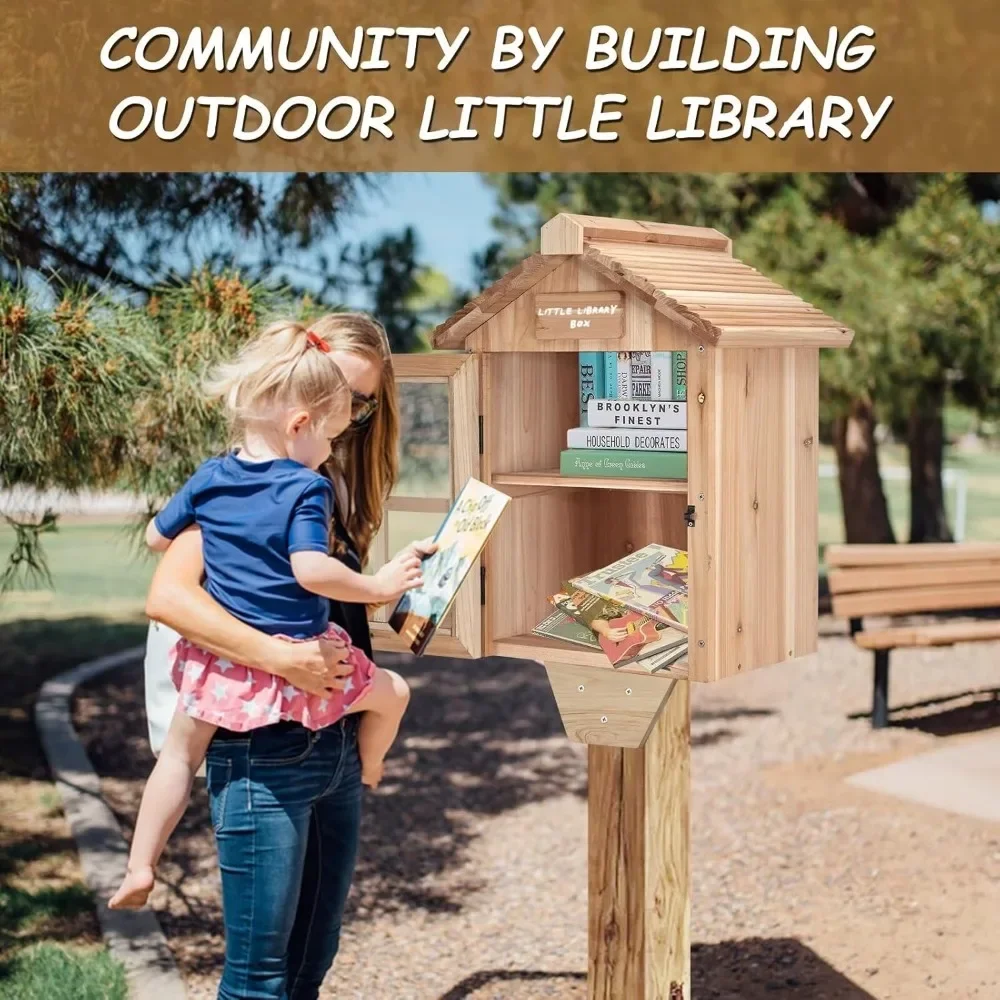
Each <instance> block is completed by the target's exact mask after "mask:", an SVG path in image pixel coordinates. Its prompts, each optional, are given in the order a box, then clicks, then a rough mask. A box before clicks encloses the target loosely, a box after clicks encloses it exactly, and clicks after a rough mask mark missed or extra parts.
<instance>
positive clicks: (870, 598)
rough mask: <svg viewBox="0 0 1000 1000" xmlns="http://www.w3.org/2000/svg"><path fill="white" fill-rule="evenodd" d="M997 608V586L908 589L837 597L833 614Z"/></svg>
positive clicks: (999, 602)
mask: <svg viewBox="0 0 1000 1000" xmlns="http://www.w3.org/2000/svg"><path fill="white" fill-rule="evenodd" d="M995 607H1000V584H997V583H970V584H965V585H962V586H950V587H944V586H938V587H905V588H900V589H898V590H878V591H866V592H864V593H860V594H836V595H834V597H833V613H834V614H835V615H837V616H838V617H840V618H863V617H865V616H866V615H902V614H913V613H916V612H920V611H954V610H957V609H969V610H971V609H973V608H995Z"/></svg>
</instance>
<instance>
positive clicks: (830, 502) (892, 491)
mask: <svg viewBox="0 0 1000 1000" xmlns="http://www.w3.org/2000/svg"><path fill="white" fill-rule="evenodd" d="M879 457H880V460H881V464H882V468H883V469H886V468H891V467H895V468H906V467H907V466H906V451H905V449H903V448H900V447H898V446H886V445H883V446H882V447H881V448H880V449H879ZM819 461H820V464H821V465H836V459H835V457H834V454H833V449H832V448H828V447H824V448H821V449H820V456H819ZM945 467H946V468H949V469H956V470H958V471H961V472H963V473H964V474H965V477H966V483H967V486H968V493H967V499H966V519H965V538H964V540H965V541H969V542H996V541H1000V451H995V450H989V451H983V452H980V453H975V454H969V453H958V452H955V451H954V450H952V451H950V452H949V453H948V454H947V456H946V458H945ZM883 485H884V488H885V492H886V499H887V501H888V503H889V516H890V517H891V519H892V524H893V528H894V529H895V532H896V540H897V541H902V542H905V541H906V540H907V539H908V538H909V530H910V528H909V517H910V497H909V482H908V481H907V480H905V479H903V480H899V479H895V480H893V479H885V480H884V481H883ZM945 506H946V509H947V511H948V517H949V521H950V523H951V525H952V527H953V528H954V525H955V491H954V490H952V489H946V490H945ZM843 540H844V521H843V517H842V514H841V505H840V488H839V487H838V485H837V480H836V479H826V478H821V479H820V481H819V542H820V551H821V552H822V550H823V548H824V546H826V545H830V544H832V543H835V542H842V541H843Z"/></svg>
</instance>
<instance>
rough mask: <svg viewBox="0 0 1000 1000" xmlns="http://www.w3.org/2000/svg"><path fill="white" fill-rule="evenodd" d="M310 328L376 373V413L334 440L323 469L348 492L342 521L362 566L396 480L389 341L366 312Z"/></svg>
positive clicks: (393, 383)
mask: <svg viewBox="0 0 1000 1000" xmlns="http://www.w3.org/2000/svg"><path fill="white" fill-rule="evenodd" d="M312 329H313V330H315V332H316V333H317V334H318V335H319V336H320V337H322V338H323V339H324V340H325V341H326V342H327V343H328V344H329V345H330V348H331V349H332V350H334V351H342V352H344V353H346V354H354V355H356V356H358V357H360V358H364V359H366V360H368V361H370V362H371V363H372V364H374V365H375V366H376V367H377V368H378V370H379V380H378V388H377V389H376V391H375V398H376V400H377V406H376V408H375V412H374V414H373V415H372V417H371V419H370V420H369V421H368V422H367V423H366V424H364V425H363V426H361V427H357V428H352V429H350V430H348V431H347V432H346V433H344V434H342V435H341V436H340V437H339V438H338V439H337V441H336V442H335V443H334V446H333V453H332V455H331V457H330V460H329V461H328V462H327V465H326V472H327V475H328V476H330V477H331V478H335V477H337V476H340V477H342V478H343V480H344V483H345V485H346V487H347V491H348V508H347V510H345V511H342V512H341V521H342V523H343V525H344V528H345V529H346V531H347V534H348V535H349V536H350V539H351V541H352V543H353V544H354V547H355V548H356V549H357V552H358V555H359V557H360V559H361V564H362V566H364V565H365V564H366V563H367V561H368V553H369V551H370V549H371V545H372V542H373V541H374V539H375V536H376V535H377V534H378V531H379V528H381V526H382V517H383V511H384V509H385V503H386V501H387V500H388V499H389V494H390V493H391V492H392V489H393V487H394V486H395V485H396V481H397V479H398V478H399V403H398V400H397V397H396V379H395V374H394V372H393V370H392V354H391V353H390V351H389V338H388V337H387V336H386V332H385V328H384V327H383V326H382V324H381V323H379V322H378V321H377V320H375V319H374V318H373V317H371V316H369V315H367V314H366V313H328V314H327V315H325V316H323V317H321V318H320V319H318V320H316V321H315V322H314V323H313V324H312Z"/></svg>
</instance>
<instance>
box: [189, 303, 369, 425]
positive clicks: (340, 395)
mask: <svg viewBox="0 0 1000 1000" xmlns="http://www.w3.org/2000/svg"><path fill="white" fill-rule="evenodd" d="M331 350H332V345H331V344H329V343H327V342H326V341H325V340H324V339H323V336H322V333H321V332H319V331H316V330H314V329H313V328H311V327H307V326H305V325H304V324H302V323H299V322H297V321H296V320H288V319H284V320H278V321H277V322H275V323H272V324H271V325H270V326H268V327H267V329H265V330H264V331H263V333H261V334H260V335H259V336H258V337H256V338H254V339H253V340H252V341H250V342H249V343H248V344H246V345H245V346H244V347H243V349H242V350H241V351H240V352H239V354H238V355H237V356H236V357H235V358H234V359H233V360H232V361H228V362H225V363H223V364H221V365H219V366H218V367H217V368H216V369H215V370H214V371H213V372H212V373H211V374H210V375H209V377H208V378H207V379H206V380H205V392H206V394H207V395H208V396H209V398H214V399H221V400H222V402H223V404H224V406H225V408H226V413H227V416H228V417H229V421H230V428H231V434H232V436H233V438H234V439H237V438H239V437H240V435H242V434H245V433H246V431H247V429H248V428H249V427H251V426H253V425H255V424H260V423H265V422H268V421H271V420H274V419H276V418H277V417H278V416H279V413H278V411H279V410H281V409H284V408H287V407H290V406H299V407H301V408H302V409H304V410H306V411H307V412H308V413H309V415H310V416H311V417H312V418H313V419H314V420H317V421H321V420H325V419H326V418H327V417H331V416H334V415H336V414H339V413H341V412H342V411H343V410H345V409H347V408H348V407H350V405H351V389H350V386H349V385H348V384H347V379H345V378H344V373H343V372H342V371H341V370H340V368H339V367H338V366H337V363H336V362H335V361H334V360H333V356H332V355H331V353H330V351H331Z"/></svg>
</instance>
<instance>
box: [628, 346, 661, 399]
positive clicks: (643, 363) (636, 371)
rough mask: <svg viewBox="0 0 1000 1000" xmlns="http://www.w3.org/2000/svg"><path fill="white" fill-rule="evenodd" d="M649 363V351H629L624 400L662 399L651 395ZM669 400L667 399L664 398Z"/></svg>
mask: <svg viewBox="0 0 1000 1000" xmlns="http://www.w3.org/2000/svg"><path fill="white" fill-rule="evenodd" d="M651 361H652V354H651V352H650V351H630V352H629V382H628V396H625V397H622V398H624V399H654V398H660V399H663V398H664V397H662V396H660V397H654V396H653V395H652V393H651V388H652V381H651V371H652V369H651ZM666 398H669V397H666Z"/></svg>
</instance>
